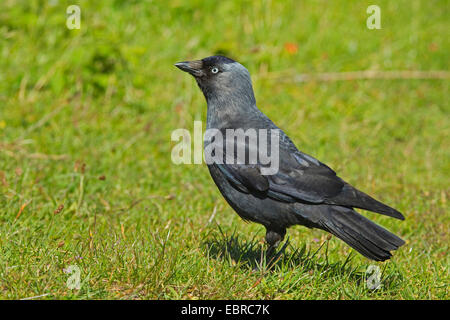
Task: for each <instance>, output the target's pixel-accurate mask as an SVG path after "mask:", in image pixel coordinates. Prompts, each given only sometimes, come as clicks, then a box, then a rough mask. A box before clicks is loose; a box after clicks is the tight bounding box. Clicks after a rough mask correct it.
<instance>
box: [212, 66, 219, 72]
mask: <svg viewBox="0 0 450 320" xmlns="http://www.w3.org/2000/svg"><path fill="white" fill-rule="evenodd" d="M211 72H212V73H217V72H219V69H218V68H217V67H214V68H212V69H211Z"/></svg>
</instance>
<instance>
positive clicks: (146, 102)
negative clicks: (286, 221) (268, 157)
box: [0, 0, 450, 299]
mask: <svg viewBox="0 0 450 320" xmlns="http://www.w3.org/2000/svg"><path fill="white" fill-rule="evenodd" d="M71 4H76V5H79V6H80V8H81V28H80V29H79V30H77V29H74V30H70V29H68V28H67V27H66V18H67V15H66V8H67V6H68V5H71ZM371 4H377V5H378V6H379V7H380V8H381V29H378V30H377V29H375V30H369V29H368V28H367V27H366V19H367V18H368V16H369V15H368V14H367V13H366V9H367V7H368V6H369V5H371ZM449 7H450V6H449V1H448V0H441V1H429V0H423V1H422V0H420V1H419V0H414V1H406V0H402V1H387V0H377V1H376V3H374V2H373V1H365V0H364V1H318V0H317V1H260V2H254V1H221V2H219V1H199V0H193V1H170V2H169V1H118V0H116V1H58V0H53V1H51V0H49V1H36V0H34V1H25V0H23V1H12V0H2V1H1V2H0V298H3V299H19V298H32V297H37V299H448V298H449V296H450V295H449V283H450V276H449V269H448V267H449V262H450V261H449V260H450V259H449V243H450V239H449V226H450V215H449V207H448V202H449V201H450V189H449V178H450V177H449V176H450V160H449V159H450V146H449V133H450V107H449V104H448V101H449V76H448V69H449V61H450V59H449V50H450V45H449V39H450V37H449V31H448V30H450V28H449V27H450V25H449V21H448V16H449V14H450V11H449ZM213 54H224V55H228V56H230V57H232V58H234V59H236V60H238V61H239V62H241V63H242V64H244V65H245V66H246V67H247V68H248V69H249V71H250V73H251V74H252V77H253V84H254V89H255V95H256V99H257V104H258V107H259V108H260V109H261V110H263V112H265V113H266V114H267V115H268V116H269V117H270V118H271V119H272V120H273V121H274V122H275V123H276V124H277V125H278V126H279V127H281V128H282V129H283V130H284V131H285V132H286V133H287V134H288V135H289V136H290V137H291V138H292V140H293V141H294V142H295V143H296V145H297V146H298V147H299V149H300V150H302V151H304V152H306V153H308V154H311V155H314V156H315V157H317V158H318V159H320V160H321V161H323V162H324V163H326V164H328V165H329V166H330V167H332V168H333V169H335V170H336V171H337V172H338V173H339V175H340V176H341V177H342V178H344V179H345V180H347V181H349V182H350V183H352V184H353V185H355V186H357V187H358V188H359V189H361V190H363V191H365V192H367V193H369V194H371V195H373V196H375V197H376V198H378V199H380V200H382V201H383V202H385V203H387V204H389V205H391V206H393V207H395V208H397V209H398V210H400V211H401V212H402V213H404V215H405V217H406V220H405V221H399V220H395V219H391V218H388V217H385V216H381V215H377V214H374V213H369V212H364V215H366V216H367V217H369V218H370V219H373V220H374V221H376V222H377V223H379V224H381V225H383V226H385V227H386V228H388V229H389V230H391V231H393V232H394V233H396V234H398V235H400V236H401V237H402V238H403V239H405V240H406V244H405V245H404V246H403V247H401V248H400V249H399V250H398V251H396V252H395V253H394V257H393V258H392V259H391V260H389V261H387V262H384V263H375V262H372V261H370V260H368V259H366V258H364V257H362V256H361V255H359V254H358V253H357V252H355V251H354V250H352V249H350V248H349V247H348V246H347V245H346V244H345V243H343V242H342V241H340V240H339V239H337V238H334V237H332V238H328V234H327V233H325V232H322V231H319V230H310V229H307V228H305V227H302V226H296V227H293V228H291V229H289V230H288V235H289V243H288V244H287V247H286V250H285V252H284V254H282V255H281V256H280V257H279V259H278V260H277V261H275V262H273V263H270V264H269V263H267V261H266V262H265V260H264V259H261V257H262V256H264V250H265V248H266V247H265V244H264V235H265V230H264V228H263V227H262V226H261V225H257V224H248V223H245V222H243V221H242V220H241V219H240V218H239V216H238V215H237V214H236V213H235V212H234V211H233V210H232V209H231V208H230V207H229V206H228V205H227V203H226V202H225V200H224V199H223V198H222V196H221V195H220V193H219V191H218V190H217V188H216V187H215V185H214V183H213V181H212V179H211V178H210V176H209V173H208V170H207V167H206V165H205V164H202V165H175V164H173V163H172V161H171V150H172V148H173V147H174V145H175V144H176V142H173V141H171V133H172V131H173V130H175V129H178V128H186V129H188V130H189V131H190V132H192V131H193V124H194V121H195V120H200V121H203V122H204V123H205V120H206V103H205V101H204V97H203V95H202V93H201V92H200V90H199V89H198V87H197V86H196V84H195V81H194V80H193V79H192V77H190V76H188V75H187V74H185V73H183V72H181V71H180V70H178V69H177V68H175V67H174V66H173V64H174V63H175V62H178V61H183V60H188V59H198V58H203V57H206V56H209V55H213ZM364 70H374V71H393V72H394V74H395V72H396V71H408V70H409V71H444V72H447V73H444V76H443V77H440V78H438V79H432V78H429V79H415V78H408V77H402V78H401V79H395V78H394V79H352V80H346V81H323V80H320V79H318V80H317V79H316V80H314V79H312V80H311V79H310V80H308V81H299V79H300V78H299V75H301V74H309V75H317V74H321V73H329V72H333V73H341V72H350V71H364ZM204 128H205V124H204ZM370 265H375V266H378V267H379V268H380V270H381V281H382V286H381V288H379V289H377V290H370V289H369V288H368V286H367V282H366V280H368V275H367V274H366V270H367V268H368V267H369V266H370ZM71 266H72V268H70V267H71ZM73 268H75V269H76V270H77V271H79V273H78V275H79V279H80V286H79V289H77V288H74V287H73V286H71V284H73V282H72V281H73V279H74V278H73V277H74V276H78V275H77V272H72V271H73V270H74V269H73ZM71 270H72V271H71ZM71 272H72V273H71Z"/></svg>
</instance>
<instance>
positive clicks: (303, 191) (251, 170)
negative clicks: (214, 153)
mask: <svg viewBox="0 0 450 320" xmlns="http://www.w3.org/2000/svg"><path fill="white" fill-rule="evenodd" d="M281 139H288V138H287V137H285V136H283V137H282V138H281ZM235 143H237V144H239V143H245V149H246V152H248V141H245V142H243V141H235ZM239 147H241V146H239V145H237V148H239ZM235 149H236V148H235ZM226 158H227V155H226V150H224V163H223V164H215V165H216V166H217V167H218V168H219V169H220V171H221V172H222V173H223V174H224V176H225V177H226V178H227V179H228V180H229V181H230V182H231V183H232V184H233V185H234V186H235V187H236V188H237V189H239V190H241V191H243V192H250V193H251V192H255V193H260V194H261V193H262V194H265V195H266V196H268V197H271V198H274V199H277V200H280V201H288V202H295V201H306V202H311V203H322V202H324V201H325V200H326V199H328V198H333V197H334V196H336V195H337V194H339V193H340V192H341V190H342V188H343V187H344V182H343V181H342V180H341V179H340V178H339V177H337V176H336V173H335V172H334V171H333V170H332V169H330V168H329V167H327V166H326V165H324V164H323V163H321V162H319V161H318V160H316V159H314V158H313V157H311V156H308V155H306V154H304V153H302V152H300V151H298V150H297V149H296V148H295V146H294V145H293V144H292V142H290V140H289V141H280V148H279V170H278V172H277V173H275V174H273V175H263V174H262V173H261V169H262V168H263V167H268V165H262V164H261V163H260V162H259V161H258V163H256V164H237V162H238V161H237V159H236V157H231V158H232V159H234V162H233V163H230V161H226ZM229 159H230V157H229V158H228V160H229Z"/></svg>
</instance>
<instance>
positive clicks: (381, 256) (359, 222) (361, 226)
mask: <svg viewBox="0 0 450 320" xmlns="http://www.w3.org/2000/svg"><path fill="white" fill-rule="evenodd" d="M330 209H331V208H330ZM321 225H322V227H323V228H324V229H325V230H326V231H328V232H330V233H332V234H333V235H335V236H336V237H338V238H339V239H341V240H343V241H344V242H346V243H347V244H348V245H349V246H351V247H352V248H354V249H355V250H356V251H358V252H359V253H361V254H362V255H363V256H365V257H367V258H369V259H372V260H376V261H385V260H387V259H389V258H390V257H391V256H392V254H391V253H390V251H392V250H396V249H398V248H399V247H400V246H402V245H403V244H404V243H405V242H404V241H403V240H402V239H400V238H399V237H397V236H396V235H395V234H393V233H391V232H389V231H388V230H386V229H384V228H382V227H380V226H379V225H377V224H375V223H374V222H372V221H370V220H369V219H367V218H365V217H363V216H362V215H360V214H359V213H357V212H356V211H353V210H351V209H348V208H343V207H333V208H332V210H329V211H328V215H327V217H326V218H324V219H321Z"/></svg>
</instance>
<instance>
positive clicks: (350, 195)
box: [175, 56, 405, 261]
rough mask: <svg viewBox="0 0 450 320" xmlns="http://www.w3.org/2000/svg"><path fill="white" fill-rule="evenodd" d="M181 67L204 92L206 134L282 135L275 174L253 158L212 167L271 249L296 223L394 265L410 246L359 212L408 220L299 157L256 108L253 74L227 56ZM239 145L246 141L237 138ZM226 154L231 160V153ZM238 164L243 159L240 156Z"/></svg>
mask: <svg viewBox="0 0 450 320" xmlns="http://www.w3.org/2000/svg"><path fill="white" fill-rule="evenodd" d="M175 66H176V67H178V68H179V69H181V70H183V71H185V72H188V73H190V74H191V75H192V76H194V78H195V80H196V81H197V84H198V86H199V87H200V89H201V90H202V92H203V94H204V96H205V98H206V102H207V105H208V110H207V129H217V130H219V131H220V132H225V131H226V129H243V130H248V129H251V128H253V129H255V130H258V129H266V130H268V132H272V131H278V130H279V131H278V132H279V150H278V152H279V164H278V171H277V172H276V173H275V174H265V173H263V170H264V168H265V167H267V165H266V166H265V165H263V164H262V163H261V161H260V160H259V159H258V161H257V163H256V164H255V163H250V162H249V161H248V159H247V158H245V159H246V161H243V162H242V161H241V164H239V162H238V161H235V162H230V161H223V162H225V163H222V162H221V161H215V162H213V163H209V164H208V168H209V171H210V174H211V176H212V178H213V180H214V182H215V183H216V185H217V187H218V188H219V190H220V192H221V193H222V195H223V196H224V197H225V199H226V200H227V202H228V203H229V204H230V205H231V207H232V208H233V209H234V210H235V211H236V212H237V213H238V214H239V215H240V216H241V217H242V218H243V219H244V220H250V221H253V222H257V223H260V224H262V225H264V226H265V227H266V231H267V233H266V241H267V243H268V244H269V249H271V248H275V247H276V246H277V245H278V243H279V242H280V241H282V240H283V239H284V236H285V234H286V228H289V227H290V226H293V225H297V224H299V225H304V226H306V227H309V228H319V229H322V230H325V231H328V232H330V233H331V234H333V235H335V236H336V237H338V238H340V239H341V240H343V241H345V242H346V243H347V244H348V245H350V246H351V247H352V248H354V249H355V250H357V251H358V252H359V253H361V254H362V255H364V256H365V257H367V258H370V259H373V260H377V261H384V260H387V259H389V258H390V257H391V253H390V251H392V250H396V249H398V248H399V247H400V246H401V245H403V244H404V243H405V242H404V241H403V240H402V239H400V238H399V237H397V236H396V235H394V234H393V233H391V232H389V231H388V230H386V229H384V228H382V227H380V226H379V225H377V224H375V223H374V222H372V221H370V220H369V219H367V218H365V217H364V216H362V215H360V214H359V213H358V212H356V211H355V210H354V208H359V209H364V210H369V211H373V212H377V213H380V214H383V215H386V216H390V217H393V218H397V219H400V220H404V217H403V215H402V214H401V213H400V212H398V211H397V210H395V209H393V208H391V207H389V206H387V205H385V204H383V203H381V202H379V201H377V200H375V199H374V198H372V197H370V196H369V195H367V194H365V193H364V192H361V191H359V190H358V189H356V188H355V187H353V186H351V185H350V184H348V183H347V182H345V181H344V180H342V179H341V178H339V177H338V176H337V175H336V173H335V172H334V171H333V170H332V169H331V168H329V167H328V166H327V165H325V164H323V163H321V162H320V161H318V160H316V159H315V158H313V157H311V156H309V155H307V154H305V153H303V152H301V151H299V150H298V149H297V147H296V146H295V145H294V143H293V142H292V141H291V139H290V138H289V137H288V136H287V135H286V134H285V133H284V132H283V131H282V130H280V129H279V128H278V127H277V126H276V125H275V124H274V123H273V122H272V121H271V120H270V119H269V118H268V117H267V116H266V115H264V114H263V113H262V112H261V111H260V110H259V109H258V108H257V107H256V100H255V97H254V93H253V87H252V82H251V78H250V73H249V72H248V70H247V69H246V68H245V67H244V66H242V65H241V64H240V63H238V62H236V61H234V60H232V59H230V58H227V57H224V56H212V57H207V58H204V59H202V60H196V61H185V62H179V63H177V64H175ZM223 138H224V140H225V139H226V136H224V137H223ZM268 139H269V138H267V140H268ZM210 142H211V141H210ZM224 143H226V142H224ZM233 143H239V142H235V141H234V138H233ZM241 143H245V146H244V147H245V149H246V151H247V152H248V150H249V149H250V148H252V147H255V146H252V145H251V142H250V141H249V139H245V141H244V142H242V140H241ZM269 144H270V143H269ZM207 146H208V142H207V141H205V148H206V147H207ZM205 151H206V149H205ZM223 152H224V155H223V156H224V158H226V156H228V155H227V154H226V153H227V152H228V150H225V149H224V150H223ZM232 158H233V159H234V160H237V158H236V156H235V155H233V157H232Z"/></svg>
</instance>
